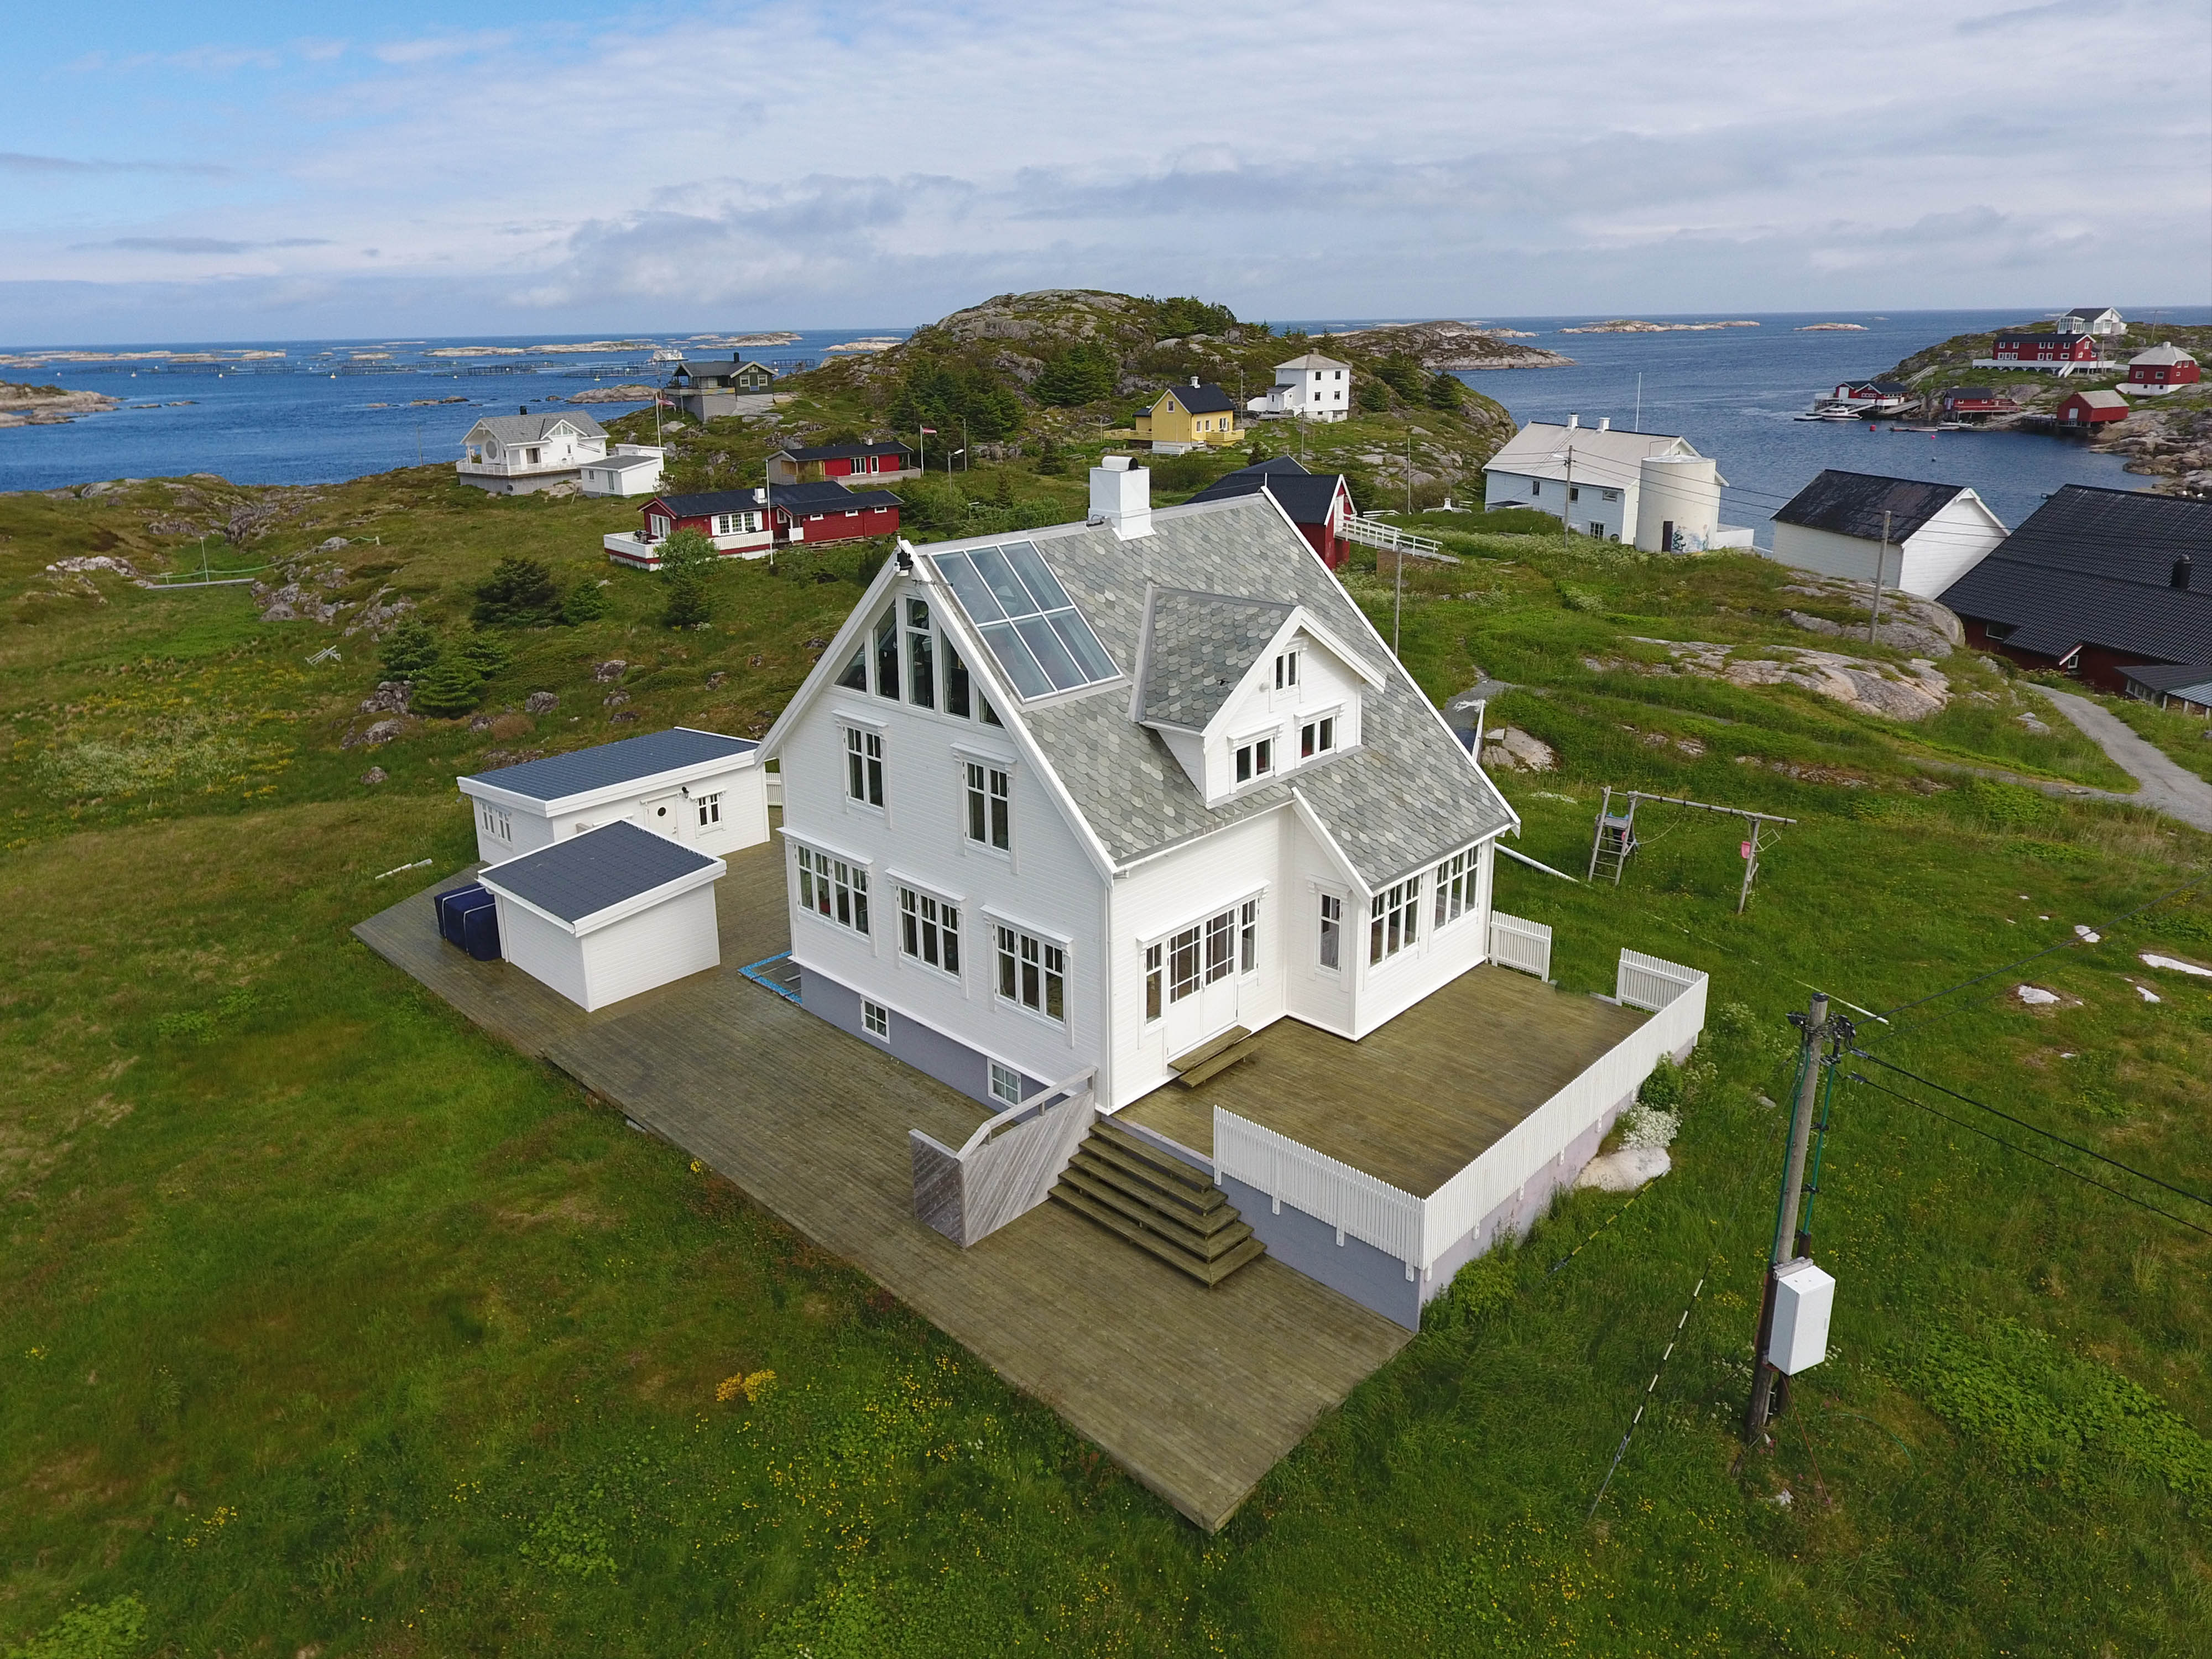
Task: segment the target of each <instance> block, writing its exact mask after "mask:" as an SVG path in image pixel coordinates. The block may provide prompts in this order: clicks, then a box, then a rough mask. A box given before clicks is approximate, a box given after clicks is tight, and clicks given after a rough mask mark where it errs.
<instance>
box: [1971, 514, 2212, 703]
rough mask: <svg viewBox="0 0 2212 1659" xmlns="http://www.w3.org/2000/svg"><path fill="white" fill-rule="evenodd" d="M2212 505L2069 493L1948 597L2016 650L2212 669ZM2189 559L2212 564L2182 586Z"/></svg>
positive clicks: (2029, 520)
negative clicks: (2107, 653) (2080, 648)
mask: <svg viewBox="0 0 2212 1659" xmlns="http://www.w3.org/2000/svg"><path fill="white" fill-rule="evenodd" d="M2207 550H2212V503H2207V502H2203V501H2185V500H2183V499H2181V498H2180V497H2179V496H2174V495H2148V494H2144V493H2142V492H2139V491H2136V490H2130V489H2093V488H2092V487H2091V486H2089V485H2087V484H2068V485H2066V486H2065V487H2064V488H2063V489H2060V490H2058V491H2057V493H2056V494H2055V495H2052V496H2051V498H2050V499H2049V500H2048V501H2045V502H2044V503H2043V505H2042V506H2041V507H2037V508H2036V509H2035V511H2034V512H2033V513H2030V514H2029V515H2028V517H2027V519H2026V520H2024V521H2022V523H2021V526H2020V528H2019V529H2017V530H2015V531H2014V532H2012V534H2011V535H2009V536H2008V537H2007V538H2005V539H2004V540H2003V541H2002V543H2000V544H1998V546H1997V548H1996V551H1995V552H1993V553H1991V554H1990V556H1988V557H1987V558H1985V559H1984V560H1983V561H1982V562H1980V563H1979V564H1978V565H1976V566H1975V567H1974V568H1972V570H1969V571H1968V572H1967V573H1966V574H1965V575H1963V576H1961V577H1960V579H1959V580H1957V581H1955V582H1954V583H1952V584H1951V586H1949V587H1948V588H1947V589H1945V590H1944V592H1943V597H1942V602H1943V604H1945V605H1948V606H1949V607H1950V608H1951V609H1952V610H1953V611H1956V612H1958V614H1959V615H1960V616H1961V617H1972V618H1974V619H1975V620H1977V621H1979V622H1985V623H1999V624H2002V625H2004V626H2008V627H2010V628H2011V629H2013V630H2014V631H2013V633H2012V634H2010V635H2008V636H2007V638H2006V640H2005V643H2006V644H2007V645H2008V646H2013V647H2017V648H2018V649H2021V650H2023V651H2029V652H2033V653H2036V654H2037V655H2039V656H2046V657H2063V656H2064V655H2065V654H2066V653H2068V652H2069V651H2070V650H2072V649H2073V648H2074V647H2075V646H2077V645H2100V646H2103V647H2106V648H2107V649H2108V650H2112V651H2118V652H2123V653H2126V654H2128V655H2130V656H2138V657H2142V658H2145V659H2150V660H2152V661H2156V662H2178V663H2190V662H2212V558H2207V557H2205V556H2204V555H2205V554H2206V552H2207ZM2183 554H2191V555H2194V556H2197V562H2198V563H2199V564H2201V565H2203V566H2204V567H2205V568H2204V569H2203V572H2201V573H2195V572H2192V574H2193V575H2194V576H2195V580H2194V584H2193V586H2191V587H2190V588H2188V589H2182V588H2177V587H2175V586H2173V585H2172V581H2173V565H2174V561H2175V560H2176V559H2178V558H2179V557H2180V556H2182V555H2183Z"/></svg>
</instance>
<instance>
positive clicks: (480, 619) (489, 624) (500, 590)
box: [470, 558, 561, 628]
mask: <svg viewBox="0 0 2212 1659" xmlns="http://www.w3.org/2000/svg"><path fill="white" fill-rule="evenodd" d="M476 596H477V603H476V609H475V610H474V611H472V612H471V617H470V619H471V621H473V622H474V623H476V625H477V627H478V628H536V627H539V626H542V625H543V624H544V623H550V622H552V621H554V620H555V619H556V617H559V615H560V613H561V590H560V589H559V588H558V587H556V586H554V585H553V573H552V572H551V571H550V570H548V569H547V568H545V567H544V564H542V563H541V562H538V560H536V559H520V558H510V559H501V561H500V562H498V563H497V564H496V565H495V566H493V567H492V573H491V574H490V575H489V576H487V577H486V578H485V579H484V580H483V581H481V582H479V583H478V584H477V590H476Z"/></svg>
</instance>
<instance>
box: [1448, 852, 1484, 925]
mask: <svg viewBox="0 0 2212 1659" xmlns="http://www.w3.org/2000/svg"><path fill="white" fill-rule="evenodd" d="M1481 873H1482V871H1481V866H1480V863H1479V862H1478V861H1477V860H1476V859H1475V856H1474V849H1473V848H1468V850H1467V851H1466V852H1464V853H1455V854H1452V855H1451V856H1450V857H1449V858H1448V859H1446V860H1444V861H1443V863H1442V864H1439V865H1438V866H1437V927H1443V925H1444V924H1445V923H1446V922H1448V921H1458V920H1459V919H1460V918H1461V917H1462V916H1463V915H1466V914H1467V911H1468V906H1469V905H1471V904H1473V903H1474V884H1475V882H1476V880H1477V879H1478V878H1480V875H1481Z"/></svg>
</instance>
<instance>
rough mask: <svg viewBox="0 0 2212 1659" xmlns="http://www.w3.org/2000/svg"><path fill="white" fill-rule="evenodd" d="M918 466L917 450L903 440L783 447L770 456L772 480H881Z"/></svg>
mask: <svg viewBox="0 0 2212 1659" xmlns="http://www.w3.org/2000/svg"><path fill="white" fill-rule="evenodd" d="M918 470H919V469H918V468H917V467H916V466H915V453H914V451H913V450H912V449H910V448H908V447H907V446H906V445H904V444H901V443H883V444H819V445H816V446H814V447H811V448H806V449H798V448H790V449H781V450H778V451H777V452H776V453H775V454H773V455H771V456H769V458H768V481H769V483H772V484H798V483H821V482H822V481H823V479H825V478H850V479H853V480H854V481H856V482H857V481H858V480H860V479H862V478H866V479H867V480H868V481H869V482H870V483H878V482H881V481H884V480H888V479H892V478H903V477H908V476H909V475H911V474H912V473H914V472H915V471H918Z"/></svg>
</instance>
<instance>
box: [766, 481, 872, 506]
mask: <svg viewBox="0 0 2212 1659" xmlns="http://www.w3.org/2000/svg"><path fill="white" fill-rule="evenodd" d="M769 499H770V500H771V501H774V502H775V505H776V506H778V507H781V508H783V509H784V510H785V511H787V512H790V513H839V512H845V513H849V512H850V511H852V510H853V508H854V507H897V506H899V505H901V503H900V501H899V498H898V497H897V496H896V495H892V494H891V492H890V490H888V489H847V488H846V487H845V486H844V485H843V484H842V483H838V482H837V480H836V479H835V478H823V479H821V480H820V481H818V482H817V483H787V484H778V485H776V486H775V490H774V492H773V493H772V494H771V495H770V496H769Z"/></svg>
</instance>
